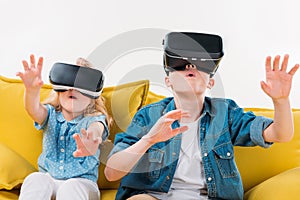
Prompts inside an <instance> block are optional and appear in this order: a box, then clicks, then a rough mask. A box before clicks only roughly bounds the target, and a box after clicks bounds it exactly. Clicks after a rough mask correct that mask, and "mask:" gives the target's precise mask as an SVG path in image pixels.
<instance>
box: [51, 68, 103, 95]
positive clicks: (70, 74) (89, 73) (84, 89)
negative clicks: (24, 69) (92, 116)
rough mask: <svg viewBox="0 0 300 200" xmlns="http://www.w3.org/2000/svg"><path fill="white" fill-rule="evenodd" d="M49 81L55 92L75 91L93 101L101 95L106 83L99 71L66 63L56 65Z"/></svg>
mask: <svg viewBox="0 0 300 200" xmlns="http://www.w3.org/2000/svg"><path fill="white" fill-rule="evenodd" d="M49 79H50V83H51V84H52V85H53V89H54V90H55V91H60V92H63V91H67V90H69V89H75V90H78V91H79V92H80V93H82V94H83V95H85V96H88V97H90V98H92V99H97V98H98V97H99V96H100V95H101V91H102V88H103V82H104V76H103V74H102V72H101V71H99V70H97V69H93V68H89V67H80V66H77V65H71V64H65V63H55V64H54V65H53V66H52V68H51V70H50V74H49Z"/></svg>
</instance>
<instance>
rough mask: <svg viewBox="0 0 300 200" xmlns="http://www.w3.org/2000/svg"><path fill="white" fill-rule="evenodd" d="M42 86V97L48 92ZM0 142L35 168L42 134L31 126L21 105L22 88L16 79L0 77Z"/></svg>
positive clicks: (30, 120) (48, 87)
mask: <svg viewBox="0 0 300 200" xmlns="http://www.w3.org/2000/svg"><path fill="white" fill-rule="evenodd" d="M50 89H51V88H50V86H47V85H45V86H43V88H42V90H41V91H42V95H41V96H46V95H47V94H49V92H50ZM0 94H1V98H0V111H1V112H0V142H2V143H4V144H6V145H7V146H8V147H10V148H11V149H13V150H14V151H15V152H17V153H18V154H20V155H21V156H22V157H24V158H25V159H26V160H28V161H29V162H30V163H31V164H32V165H33V166H35V167H37V157H38V156H39V154H40V152H41V150H42V134H39V131H37V130H36V129H35V128H34V126H33V121H32V119H31V118H30V117H29V115H28V114H27V113H26V111H25V108H24V103H23V97H24V86H23V83H22V82H21V81H20V80H18V79H10V78H5V77H3V76H0Z"/></svg>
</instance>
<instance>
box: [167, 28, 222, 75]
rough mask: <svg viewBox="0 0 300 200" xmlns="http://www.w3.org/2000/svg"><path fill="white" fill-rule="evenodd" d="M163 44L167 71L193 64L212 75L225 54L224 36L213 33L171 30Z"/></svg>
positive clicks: (180, 69) (177, 69)
mask: <svg viewBox="0 0 300 200" xmlns="http://www.w3.org/2000/svg"><path fill="white" fill-rule="evenodd" d="M163 45H164V69H165V71H166V73H168V72H170V71H175V70H176V71H183V70H185V69H186V65H188V64H192V65H195V66H196V67H197V69H198V70H200V71H203V72H206V73H208V74H210V77H212V76H214V74H215V73H216V71H217V69H218V67H219V63H220V61H221V59H222V57H223V55H224V53H223V43H222V38H221V37H220V36H218V35H213V34H205V33H192V32H171V33H168V34H167V35H166V36H165V39H164V40H163Z"/></svg>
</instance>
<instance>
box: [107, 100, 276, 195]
mask: <svg viewBox="0 0 300 200" xmlns="http://www.w3.org/2000/svg"><path fill="white" fill-rule="evenodd" d="M174 109H176V108H175V103H174V99H173V98H172V97H169V98H165V99H163V100H162V101H160V102H157V103H154V104H150V105H147V106H145V107H144V108H142V109H140V110H139V111H138V112H137V113H136V115H135V116H134V118H133V120H132V122H131V124H130V125H129V126H128V128H127V130H126V132H124V133H119V134H117V135H116V138H115V146H114V148H113V150H112V151H111V154H110V155H112V154H114V153H116V152H118V151H121V150H124V149H126V148H127V147H129V146H131V145H132V144H134V143H136V142H137V141H138V140H140V139H141V137H143V136H144V135H146V134H147V133H148V132H149V130H150V129H151V127H152V126H153V125H154V124H155V123H156V121H157V120H158V119H159V118H160V117H161V116H162V115H164V114H165V113H167V112H169V111H171V110H174ZM199 123H200V124H199V131H200V141H199V143H200V149H201V156H202V163H203V168H204V174H205V179H206V183H207V190H208V197H209V199H231V200H234V199H243V193H244V191H243V186H242V180H241V177H240V174H239V171H238V169H237V166H236V163H235V161H234V152H233V146H234V145H236V146H256V145H259V146H262V147H265V148H267V147H269V146H270V145H271V144H270V143H266V142H265V141H264V139H263V137H262V131H263V130H264V129H265V128H267V127H268V126H269V125H270V124H271V123H272V119H268V118H265V117H262V116H255V115H254V114H253V113H252V112H244V111H243V109H242V108H240V107H238V106H237V104H236V103H235V102H234V101H233V100H230V99H223V98H209V97H206V98H205V102H204V108H203V112H202V114H201V117H200V120H199ZM172 127H173V128H176V127H179V123H178V121H175V122H174V123H173V124H172ZM180 145H181V134H179V135H177V136H175V137H173V138H172V139H170V140H168V141H165V142H159V143H157V144H154V145H153V146H151V147H150V148H149V150H148V151H147V152H146V153H145V154H144V155H143V156H142V158H141V159H140V160H139V162H138V163H137V164H136V166H135V167H134V169H133V170H132V171H131V172H130V173H129V174H127V175H126V176H125V177H123V179H122V180H121V183H120V187H119V190H118V193H117V196H116V199H117V200H119V199H120V200H122V199H126V198H128V197H130V196H132V195H134V194H139V193H145V192H146V191H149V190H150V191H157V192H168V190H169V188H170V185H171V183H172V179H173V176H174V173H175V170H176V165H177V162H178V156H179V152H180ZM199 170H201V169H199Z"/></svg>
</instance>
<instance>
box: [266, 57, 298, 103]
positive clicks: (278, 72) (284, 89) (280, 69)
mask: <svg viewBox="0 0 300 200" xmlns="http://www.w3.org/2000/svg"><path fill="white" fill-rule="evenodd" d="M288 59H289V55H287V54H286V55H285V56H284V58H283V61H282V63H281V65H280V56H279V55H277V56H276V57H275V58H274V61H273V63H272V62H271V57H270V56H268V57H267V58H266V81H261V88H262V89H263V91H264V92H265V93H266V94H267V95H268V96H270V97H271V98H272V99H273V101H274V100H275V101H276V100H280V99H288V97H289V95H290V91H291V86H292V79H293V76H294V74H295V73H296V71H297V70H298V69H299V64H295V65H294V67H293V68H292V69H291V70H290V71H289V72H287V66H288Z"/></svg>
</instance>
